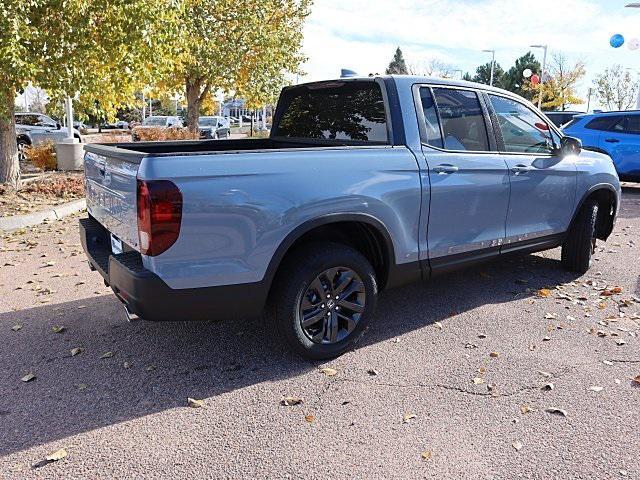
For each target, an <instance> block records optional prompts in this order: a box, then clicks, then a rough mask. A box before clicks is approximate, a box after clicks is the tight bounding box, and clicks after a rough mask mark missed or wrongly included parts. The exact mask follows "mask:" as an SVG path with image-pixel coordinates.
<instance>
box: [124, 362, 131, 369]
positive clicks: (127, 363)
mask: <svg viewBox="0 0 640 480" xmlns="http://www.w3.org/2000/svg"><path fill="white" fill-rule="evenodd" d="M122 368H125V369H129V368H131V364H130V363H129V362H124V363H123V364H122Z"/></svg>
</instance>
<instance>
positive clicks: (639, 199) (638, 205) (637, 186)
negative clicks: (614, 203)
mask: <svg viewBox="0 0 640 480" xmlns="http://www.w3.org/2000/svg"><path fill="white" fill-rule="evenodd" d="M619 216H620V217H621V218H638V217H640V183H625V184H624V186H623V187H622V202H621V203H620V213H619Z"/></svg>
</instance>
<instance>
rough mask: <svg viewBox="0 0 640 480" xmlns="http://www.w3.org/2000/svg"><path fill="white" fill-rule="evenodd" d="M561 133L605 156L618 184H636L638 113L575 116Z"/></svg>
mask: <svg viewBox="0 0 640 480" xmlns="http://www.w3.org/2000/svg"><path fill="white" fill-rule="evenodd" d="M562 131H563V132H564V133H566V134H567V135H571V136H573V137H577V138H579V139H580V140H582V145H583V147H584V148H586V149H588V150H593V151H596V152H601V153H606V154H607V155H609V156H610V157H611V159H612V160H613V164H614V165H615V167H616V171H617V172H618V175H619V176H620V179H621V180H627V181H630V182H640V110H631V111H623V112H601V113H592V114H589V115H579V116H577V117H575V118H574V119H573V120H572V121H571V122H570V123H569V124H568V125H565V126H564V127H563V129H562Z"/></svg>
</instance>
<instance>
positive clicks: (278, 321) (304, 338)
mask: <svg viewBox="0 0 640 480" xmlns="http://www.w3.org/2000/svg"><path fill="white" fill-rule="evenodd" d="M318 282H319V283H318ZM320 288H322V289H323V291H324V296H325V298H318V297H319V295H317V293H318V292H319V291H320ZM345 292H346V293H345ZM341 293H342V298H340V294H341ZM327 295H328V296H327ZM377 297H378V286H377V281H376V276H375V271H374V270H373V267H372V266H371V264H370V263H369V261H368V260H367V259H366V258H365V257H364V256H363V255H362V254H361V253H360V252H358V251H357V250H354V249H353V248H350V247H347V246H345V245H341V244H335V243H310V244H307V245H305V246H303V247H300V248H299V249H298V250H296V251H294V252H293V253H292V254H290V255H288V256H287V258H286V259H285V261H284V262H283V264H282V266H281V267H280V269H279V270H278V274H277V276H276V280H275V283H274V288H273V290H272V293H271V296H270V299H269V307H268V321H269V323H270V325H272V326H273V327H275V332H276V335H277V337H278V338H277V339H278V340H279V341H280V342H283V343H284V344H285V345H286V346H287V347H288V348H289V349H291V350H293V351H294V352H296V353H298V354H299V355H301V356H302V357H305V358H307V359H311V360H324V359H329V358H334V357H337V356H339V355H341V354H343V353H344V352H346V351H347V350H349V349H351V348H352V347H353V346H354V345H355V344H356V343H357V342H358V340H360V338H361V337H362V335H363V334H364V332H365V331H366V329H367V328H368V326H369V325H370V323H371V319H372V317H373V315H374V312H375V309H376V303H377ZM305 307H308V308H307V309H305ZM358 310H359V312H358ZM316 312H319V313H316ZM316 318H319V320H317V321H315V322H314V320H315V319H316ZM305 319H307V320H306V322H305V324H304V325H303V320H305ZM309 322H311V323H309ZM332 327H333V328H332Z"/></svg>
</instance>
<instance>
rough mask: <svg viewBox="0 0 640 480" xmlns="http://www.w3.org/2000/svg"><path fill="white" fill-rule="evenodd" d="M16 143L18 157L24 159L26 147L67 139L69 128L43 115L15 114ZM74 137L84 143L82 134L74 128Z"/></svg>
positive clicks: (30, 113)
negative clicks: (47, 141)
mask: <svg viewBox="0 0 640 480" xmlns="http://www.w3.org/2000/svg"><path fill="white" fill-rule="evenodd" d="M15 121H16V141H17V142H18V155H19V156H20V158H23V157H24V153H23V152H24V149H25V147H29V146H32V145H37V144H39V143H42V142H44V141H46V140H51V141H53V142H59V141H60V140H63V139H65V138H67V132H68V129H67V127H62V126H61V125H60V124H59V123H58V122H56V121H55V120H54V119H53V118H51V117H49V116H47V115H44V114H42V113H32V112H19V113H16V114H15ZM73 136H74V137H75V138H77V139H78V140H79V141H82V136H81V134H80V132H79V131H78V130H77V129H76V128H74V129H73Z"/></svg>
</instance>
